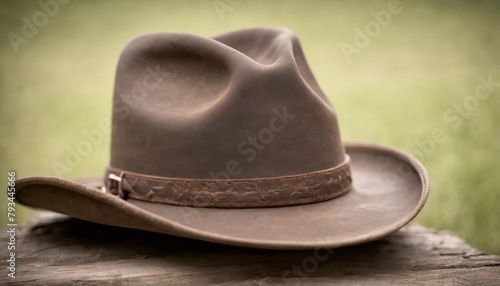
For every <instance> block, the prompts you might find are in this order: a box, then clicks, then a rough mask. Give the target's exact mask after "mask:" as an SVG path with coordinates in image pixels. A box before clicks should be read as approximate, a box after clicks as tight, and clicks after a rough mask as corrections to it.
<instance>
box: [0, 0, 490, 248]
mask: <svg viewBox="0 0 500 286" xmlns="http://www.w3.org/2000/svg"><path fill="white" fill-rule="evenodd" d="M44 1H46V0H44ZM221 2H223V3H227V0H221ZM233 2H237V1H233ZM388 2H389V1H385V0H383V1H370V2H369V3H365V2H364V1H343V2H340V1H339V2H334V1H328V2H327V1H315V2H313V1H307V2H306V1H286V2H285V1H248V0H246V1H245V0H243V1H241V3H240V4H239V5H237V6H236V7H233V9H232V10H231V11H227V12H226V13H224V14H223V18H220V17H219V16H218V14H217V12H216V10H215V9H214V6H213V0H206V1H196V2H195V1H175V2H174V1H120V2H118V1H107V2H97V1H76V0H73V1H71V2H69V3H68V4H65V5H62V6H60V8H59V11H58V13H57V14H56V15H55V16H54V17H51V18H50V19H49V21H48V23H47V24H46V25H45V26H43V27H41V28H39V30H38V32H37V33H36V35H35V36H34V37H32V38H31V39H28V43H26V44H21V45H20V46H19V51H18V53H16V52H15V51H14V49H13V47H12V45H11V43H10V41H9V39H8V37H7V34H8V33H10V32H12V33H16V34H18V35H22V27H23V21H22V18H23V17H27V18H28V19H32V17H33V15H34V14H35V13H36V12H38V11H42V10H41V7H40V6H39V5H38V4H37V1H18V0H16V1H3V2H2V9H1V11H0V35H1V36H2V38H1V40H0V63H1V65H0V75H1V77H0V90H1V94H0V96H1V100H0V106H1V107H0V108H1V112H0V122H1V124H0V134H2V137H1V139H0V146H1V147H0V171H1V174H2V175H1V176H0V184H1V185H2V186H5V185H6V179H7V171H8V170H16V171H17V176H18V177H25V176H30V175H48V176H54V175H55V173H54V170H53V169H52V167H51V164H52V163H53V162H64V157H65V155H66V154H67V151H66V149H65V147H67V146H70V147H73V148H74V147H75V146H76V144H77V143H78V142H79V141H81V140H83V139H85V137H84V135H83V133H82V132H83V130H91V129H94V128H97V127H98V126H99V122H100V121H101V120H103V119H105V118H110V115H111V108H110V107H111V99H112V93H113V84H114V71H115V67H116V64H117V60H118V56H119V54H120V51H121V50H122V48H123V47H124V45H125V44H126V43H127V42H128V41H129V40H130V39H131V38H133V37H135V36H136V35H138V34H142V33H150V32H161V31H179V32H188V33H194V34H199V35H203V36H213V35H216V34H220V33H224V32H227V31H231V30H234V29H239V28H245V27H255V26H284V27H288V28H290V29H292V30H294V31H295V32H296V33H297V34H298V35H299V37H300V39H301V42H302V46H303V49H304V51H305V54H306V57H307V59H308V61H309V64H310V66H311V69H312V70H313V72H314V73H315V75H316V78H317V80H318V81H319V83H320V85H321V86H322V87H323V89H324V91H325V92H326V94H328V95H329V96H330V98H331V100H332V102H333V104H334V105H335V107H336V109H337V111H338V115H339V120H340V125H341V131H342V136H343V139H348V140H363V141H374V142H378V143H384V144H390V145H393V146H397V147H400V148H402V149H405V150H408V151H411V152H414V153H415V154H417V155H419V156H420V157H421V159H422V161H423V162H424V164H425V165H426V166H427V168H428V170H429V173H430V176H431V183H432V192H431V195H430V197H429V200H428V203H427V205H426V206H425V208H424V209H423V211H422V213H421V214H420V215H419V216H418V218H417V221H418V222H419V223H421V224H423V225H426V226H431V227H437V228H443V229H451V230H453V231H456V232H458V233H459V234H460V236H461V237H463V238H465V239H466V240H467V241H468V242H469V243H471V244H472V245H473V246H475V247H478V248H479V249H482V250H485V251H488V252H492V253H496V254H500V222H499V221H498V218H500V207H499V205H500V164H499V163H498V160H499V158H500V156H499V154H500V130H499V127H498V125H499V124H500V112H498V110H499V108H500V87H496V89H495V90H494V91H493V92H492V93H491V96H490V97H489V98H488V99H485V100H481V101H479V105H478V106H477V107H475V108H474V109H473V110H472V111H471V112H470V113H469V114H467V115H466V116H461V117H458V118H459V120H460V126H458V125H457V126H455V125H454V123H452V122H447V121H446V120H445V119H444V118H443V115H444V114H445V113H446V112H450V111H448V110H450V109H451V110H452V109H453V107H454V105H457V104H463V102H464V100H465V98H467V97H468V96H474V92H475V88H476V86H477V85H478V84H479V81H478V76H480V75H483V76H485V77H487V76H488V75H490V74H491V75H492V77H493V80H495V81H500V53H499V51H500V37H499V34H500V20H499V17H498V15H499V14H500V5H499V3H498V2H495V1H453V2H452V1H439V2H438V3H435V2H437V1H409V0H406V1H404V0H402V1H401V5H402V7H403V8H402V9H403V10H402V11H401V13H399V14H393V15H392V19H391V22H390V23H389V25H387V26H386V27H383V28H382V29H381V30H380V33H379V34H377V35H376V36H374V37H373V38H371V41H370V43H369V45H368V46H367V47H365V48H363V49H361V50H360V52H359V53H358V54H353V55H352V57H351V61H350V63H349V62H348V61H347V59H346V57H345V56H344V54H343V53H342V51H341V49H340V44H341V43H343V42H345V43H348V44H351V45H353V38H354V36H355V34H356V32H355V28H356V27H360V28H361V29H364V27H365V25H366V24H367V23H368V22H370V21H372V20H373V16H372V14H371V13H370V12H371V11H375V12H376V11H379V10H382V9H387V8H386V7H387V4H388ZM455 127H456V128H455ZM437 128H439V129H440V130H442V132H444V134H445V138H446V139H445V140H444V142H440V143H435V146H434V150H433V151H432V152H429V153H428V154H425V153H423V152H422V149H421V148H420V147H419V144H421V143H422V142H424V141H426V140H429V138H432V134H433V132H434V131H435V130H436V129H437ZM419 152H420V153H419ZM108 159H109V138H108V137H106V138H105V139H104V141H103V142H102V143H100V144H98V145H97V146H94V148H93V150H92V152H91V154H89V155H88V156H86V157H84V158H83V160H82V163H81V164H79V166H78V167H77V168H74V170H73V171H72V172H71V173H67V174H65V177H66V178H77V177H81V176H87V175H95V174H102V172H103V168H104V166H105V165H106V164H107V162H108ZM4 199H5V197H2V202H4V201H5V200H4ZM5 207H6V206H5V203H2V204H1V214H0V215H1V219H0V221H1V222H2V225H5V223H6V216H7V215H6V210H5ZM33 214H34V213H33V212H32V211H29V210H27V209H26V208H23V207H21V206H18V207H17V215H18V216H17V219H18V222H19V223H22V222H25V221H26V220H27V219H28V218H29V217H31V216H32V215H33Z"/></svg>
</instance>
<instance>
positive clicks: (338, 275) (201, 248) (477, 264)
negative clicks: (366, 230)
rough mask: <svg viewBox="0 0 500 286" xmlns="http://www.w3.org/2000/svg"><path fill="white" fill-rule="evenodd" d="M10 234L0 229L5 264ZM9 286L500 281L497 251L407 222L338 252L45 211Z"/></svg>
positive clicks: (19, 245)
mask: <svg viewBox="0 0 500 286" xmlns="http://www.w3.org/2000/svg"><path fill="white" fill-rule="evenodd" d="M8 239H9V237H8V235H7V233H6V231H5V230H3V231H2V233H1V234H0V240H1V245H2V249H1V255H2V261H4V265H5V260H6V258H7V257H8V256H7V248H6V245H7V242H8ZM16 251H17V252H16V267H17V269H16V278H15V279H12V278H9V277H7V276H6V270H5V268H4V267H3V269H4V270H3V271H2V273H3V274H2V277H1V279H0V281H2V283H1V284H4V283H3V282H7V284H8V285H70V284H73V285H94V284H98V285H204V284H217V285H267V284H285V285H309V284H315V285H333V284H335V285H373V284H377V285H437V284H439V285H500V257H498V256H493V255H487V254H485V253H483V252H481V251H478V250H475V249H473V248H472V247H470V246H469V245H467V244H466V243H465V242H464V241H463V240H462V239H460V238H459V237H457V236H456V235H454V234H453V233H451V232H448V231H437V230H434V229H429V228H424V227H422V226H419V225H417V224H410V225H409V226H406V227H405V228H403V229H402V230H400V231H398V232H397V233H395V234H393V235H391V236H389V237H387V238H385V239H382V240H379V241H375V242H371V243H367V244H363V245H358V246H352V247H346V248H341V249H316V250H310V251H267V250H256V249H247V248H240V247H232V246H224V245H218V244H212V243H207V242H202V241H195V240H190V239H183V238H178V237H173V236H167V235H162V234H156V233H149V232H143V231H137V230H130V229H123V228H117V227H110V226H103V225H97V224H93V223H89V222H85V221H81V220H76V219H71V218H68V217H65V216H62V215H52V214H51V215H48V216H44V217H41V218H38V219H37V220H36V221H34V222H32V223H31V224H29V225H26V226H24V227H22V228H17V233H16Z"/></svg>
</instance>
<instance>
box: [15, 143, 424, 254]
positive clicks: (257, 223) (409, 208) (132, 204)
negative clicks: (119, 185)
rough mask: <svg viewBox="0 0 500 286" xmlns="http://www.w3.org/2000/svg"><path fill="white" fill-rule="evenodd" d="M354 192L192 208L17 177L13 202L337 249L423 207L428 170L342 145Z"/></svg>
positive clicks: (368, 147)
mask: <svg viewBox="0 0 500 286" xmlns="http://www.w3.org/2000/svg"><path fill="white" fill-rule="evenodd" d="M345 148H346V152H347V153H348V154H349V155H350V157H351V160H352V164H351V172H352V177H353V189H352V190H351V191H350V192H349V193H347V194H345V195H343V196H341V197H339V198H336V199H332V200H329V201H325V202H320V203H313V204H305V205H298V206H287V207H271V208H243V209H222V208H194V207H183V206H174V205H166V204H158V203H148V202H144V201H138V200H132V199H129V200H127V201H124V200H122V199H120V198H118V197H115V196H112V195H109V194H105V193H102V192H101V191H100V189H99V186H100V184H101V181H102V178H101V177H99V178H89V179H86V180H80V181H69V180H64V179H60V178H54V177H29V178H24V179H19V180H18V181H17V190H16V199H17V200H18V201H19V202H21V203H23V204H25V205H28V206H32V207H36V208H43V209H47V210H51V211H55V212H59V213H63V214H66V215H69V216H72V217H75V218H79V219H83V220H88V221H92V222H95V223H100V224H106V225H113V226H121V227H127V228H135V229H142V230H146V231H153V232H160V233H165V234H170V235H176V236H182V237H188V238H193V239H199V240H205V241H210V242H215V243H223V244H230V245H236V246H245V247H253V248H264V249H312V248H317V247H342V246H348V245H353V244H359V243H363V242H368V241H372V240H375V239H378V238H381V237H384V236H386V235H388V234H390V233H392V232H395V231H397V230H398V229H400V228H401V227H403V226H404V225H405V224H407V223H408V222H410V221H411V220H412V219H413V218H414V217H415V216H416V215H417V214H418V212H419V211H420V210H421V209H422V207H423V205H424V203H425V201H426V199H427V196H428V193H429V179H428V175H427V172H426V170H425V168H424V167H423V166H422V164H421V163H420V162H419V161H418V160H417V159H415V158H414V157H413V156H411V155H409V154H407V153H405V152H403V151H400V150H397V149H394V148H388V147H382V146H377V145H373V144H360V143H347V144H346V145H345Z"/></svg>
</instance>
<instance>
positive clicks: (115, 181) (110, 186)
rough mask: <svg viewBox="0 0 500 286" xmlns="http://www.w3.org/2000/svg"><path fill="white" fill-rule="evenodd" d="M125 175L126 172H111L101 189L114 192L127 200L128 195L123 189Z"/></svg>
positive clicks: (104, 191) (110, 192) (113, 193)
mask: <svg viewBox="0 0 500 286" xmlns="http://www.w3.org/2000/svg"><path fill="white" fill-rule="evenodd" d="M124 175H125V173H123V172H122V173H120V176H117V175H116V174H114V173H109V175H108V178H107V180H106V181H105V182H104V186H102V187H101V191H102V192H103V193H108V194H112V195H115V196H118V197H120V198H121V199H124V200H126V199H127V196H126V194H125V192H123V189H122V182H123V176H124Z"/></svg>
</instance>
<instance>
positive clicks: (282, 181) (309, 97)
mask: <svg viewBox="0 0 500 286" xmlns="http://www.w3.org/2000/svg"><path fill="white" fill-rule="evenodd" d="M16 186H17V192H16V199H17V200H18V201H19V202H20V203H22V204H25V205H28V206H32V207H36V208H43V209H48V210H51V211H55V212H59V213H63V214H67V215H69V216H72V217H75V218H79V219H83V220H88V221H92V222H95V223H100V224H106V225H113V226H120V227H126V228H134V229H142V230H146V231H153V232H160V233H165V234H170V235H176V236H182V237H188V238H193V239H199V240H205V241H210V242H216V243H223V244H230V245H237V246H246V247H254V248H266V249H309V248H316V247H340V246H347V245H352V244H357V243H362V242H367V241H371V240H374V239H377V238H381V237H383V236H386V235H388V234H390V233H392V232H394V231H396V230H398V229H399V228H401V227H402V226H404V225H405V224H407V223H408V222H410V221H411V220H412V219H413V218H414V217H415V216H416V215H417V213H418V212H419V211H420V209H421V208H422V207H423V205H424V203H425V200H426V198H427V196H428V193H429V180H428V175H427V172H426V170H425V168H424V167H423V165H422V164H421V163H420V162H419V161H418V160H417V159H415V158H414V157H413V156H411V155H409V154H407V153H405V152H404V151H400V150H397V149H394V148H390V147H382V146H378V145H374V144H362V143H346V142H342V141H341V138H340V132H339V128H338V123H337V116H336V113H335V111H334V109H333V107H332V105H331V104H330V102H329V100H328V98H327V97H326V96H325V94H324V93H323V92H322V91H321V89H320V87H319V86H318V84H317V82H316V81H315V79H314V77H313V75H312V73H311V71H310V69H309V67H308V65H307V62H306V60H305V57H304V54H303V52H302V49H301V47H300V43H299V41H298V39H297V37H296V36H295V35H294V34H293V33H292V32H291V31H289V30H286V29H270V28H259V29H248V30H240V31H235V32H232V33H228V34H224V35H220V36H217V37H214V38H211V39H210V38H203V37H198V36H195V35H189V34H181V33H158V34H148V35H143V36H140V37H138V38H136V39H134V40H133V41H132V42H130V43H129V44H128V45H127V47H126V48H125V49H124V51H123V52H122V54H121V57H120V60H119V63H118V68H117V72H116V81H115V92H114V100H113V118H112V135H111V159H110V163H109V166H108V167H107V168H106V171H105V175H104V178H103V177H96V178H87V179H81V180H75V181H73V180H66V179H62V178H56V177H28V178H23V179H19V180H17V182H16Z"/></svg>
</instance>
